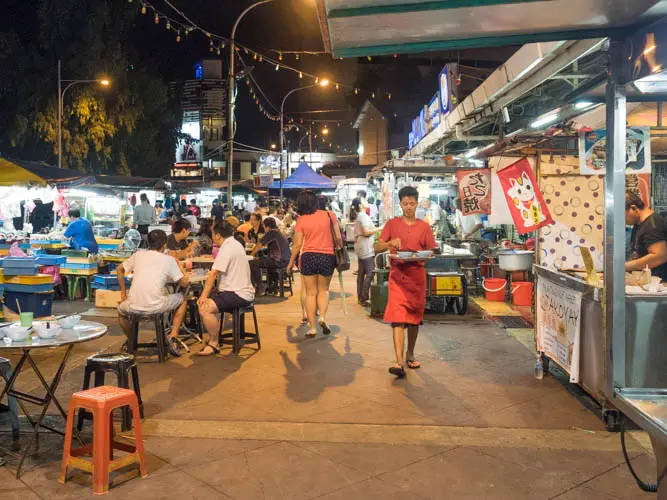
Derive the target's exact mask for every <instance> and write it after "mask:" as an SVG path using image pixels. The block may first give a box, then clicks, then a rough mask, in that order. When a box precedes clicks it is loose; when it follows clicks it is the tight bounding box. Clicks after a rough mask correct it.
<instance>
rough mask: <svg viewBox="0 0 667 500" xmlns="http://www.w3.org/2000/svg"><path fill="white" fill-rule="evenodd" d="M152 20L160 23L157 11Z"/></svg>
mask: <svg viewBox="0 0 667 500" xmlns="http://www.w3.org/2000/svg"><path fill="white" fill-rule="evenodd" d="M154 21H155V24H160V18H159V17H158V15H157V12H156V13H155V19H154Z"/></svg>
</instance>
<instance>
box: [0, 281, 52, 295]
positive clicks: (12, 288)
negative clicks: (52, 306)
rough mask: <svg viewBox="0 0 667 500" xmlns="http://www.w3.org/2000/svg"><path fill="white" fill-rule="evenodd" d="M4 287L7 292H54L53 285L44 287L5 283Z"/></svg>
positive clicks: (48, 284) (49, 284)
mask: <svg viewBox="0 0 667 500" xmlns="http://www.w3.org/2000/svg"><path fill="white" fill-rule="evenodd" d="M4 286H5V291H6V292H19V293H36V292H51V291H53V283H47V284H44V285H14V284H13V283H5V285H4Z"/></svg>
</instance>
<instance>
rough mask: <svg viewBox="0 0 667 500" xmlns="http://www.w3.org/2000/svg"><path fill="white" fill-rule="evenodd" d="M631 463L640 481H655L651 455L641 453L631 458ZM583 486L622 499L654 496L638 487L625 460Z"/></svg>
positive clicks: (654, 466)
mask: <svg viewBox="0 0 667 500" xmlns="http://www.w3.org/2000/svg"><path fill="white" fill-rule="evenodd" d="M631 463H632V467H633V468H634V470H635V472H636V473H637V475H638V476H639V477H640V478H641V479H642V481H644V482H645V483H655V481H656V464H655V459H654V458H653V457H652V456H650V455H648V454H642V455H640V456H638V457H635V458H633V459H632V460H631ZM585 486H586V487H587V488H590V489H591V490H593V491H595V492H599V493H606V494H608V495H613V496H615V497H617V498H619V499H622V500H639V499H644V498H645V499H649V498H656V496H655V493H646V492H644V491H642V490H641V489H639V487H638V486H637V483H636V482H635V480H634V478H633V477H632V475H631V474H630V471H629V470H628V467H627V465H626V464H625V462H624V463H622V464H621V465H619V466H618V467H616V468H614V469H612V470H610V471H609V472H607V473H606V474H602V475H600V476H598V477H596V478H595V479H593V480H592V481H589V482H587V483H586V484H585Z"/></svg>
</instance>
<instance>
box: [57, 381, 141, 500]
mask: <svg viewBox="0 0 667 500" xmlns="http://www.w3.org/2000/svg"><path fill="white" fill-rule="evenodd" d="M127 405H129V406H130V407H131V408H132V415H133V418H134V437H135V442H136V446H134V447H132V446H130V445H128V444H125V443H118V442H116V441H114V440H113V421H112V420H111V412H112V410H114V409H115V408H120V407H123V406H127ZM77 408H85V409H86V410H88V411H90V412H92V414H93V442H92V443H90V444H87V445H86V446H83V447H81V448H76V449H74V450H73V449H72V430H73V427H74V412H75V411H76V409H77ZM113 450H121V451H126V452H128V453H129V454H128V455H125V456H123V457H121V458H119V459H117V460H114V459H113ZM91 452H92V454H93V460H92V462H91V461H90V460H88V459H85V458H81V456H82V455H85V454H88V453H91ZM136 462H139V471H140V472H141V477H146V476H147V475H148V472H147V470H146V460H145V455H144V443H143V440H142V438H141V420H139V403H138V401H137V395H136V394H135V393H134V392H133V391H130V390H129V389H123V388H121V387H111V386H108V385H103V386H101V387H95V388H94V389H88V390H87V391H81V392H75V393H74V394H72V399H70V402H69V408H68V414H67V427H66V431H65V448H64V449H63V460H62V464H61V468H60V478H59V481H60V482H61V483H62V484H65V480H66V479H67V467H70V466H71V467H74V468H76V469H81V470H84V471H86V472H91V473H92V474H93V493H95V494H96V495H103V494H105V493H108V492H109V472H111V471H114V470H116V469H120V468H122V467H125V466H127V465H130V464H133V463H136Z"/></svg>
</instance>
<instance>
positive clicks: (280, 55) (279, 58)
mask: <svg viewBox="0 0 667 500" xmlns="http://www.w3.org/2000/svg"><path fill="white" fill-rule="evenodd" d="M278 60H279V61H282V60H283V54H282V52H280V53H279V54H278Z"/></svg>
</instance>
